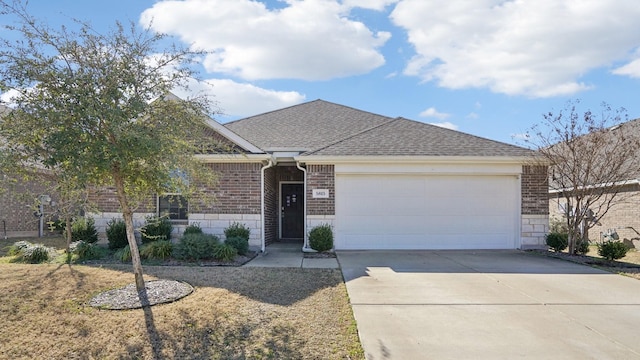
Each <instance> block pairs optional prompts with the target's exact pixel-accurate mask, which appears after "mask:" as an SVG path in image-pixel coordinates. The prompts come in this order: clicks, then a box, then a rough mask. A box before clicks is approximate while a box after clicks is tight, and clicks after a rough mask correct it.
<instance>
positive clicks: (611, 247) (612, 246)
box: [598, 241, 629, 261]
mask: <svg viewBox="0 0 640 360" xmlns="http://www.w3.org/2000/svg"><path fill="white" fill-rule="evenodd" d="M627 251H629V247H628V246H627V244H625V243H623V242H622V241H605V242H603V243H602V244H598V255H600V256H602V257H603V258H605V259H607V260H609V261H613V260H617V259H622V258H623V257H625V256H627Z"/></svg>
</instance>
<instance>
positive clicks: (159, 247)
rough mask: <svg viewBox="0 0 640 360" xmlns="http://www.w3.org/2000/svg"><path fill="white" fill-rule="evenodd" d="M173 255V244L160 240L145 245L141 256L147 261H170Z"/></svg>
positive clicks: (141, 250)
mask: <svg viewBox="0 0 640 360" xmlns="http://www.w3.org/2000/svg"><path fill="white" fill-rule="evenodd" d="M172 253H173V243H171V241H169V240H159V241H154V242H151V243H148V244H146V245H143V246H142V248H141V249H140V256H142V257H143V258H146V259H160V260H164V259H168V258H170V257H171V254H172Z"/></svg>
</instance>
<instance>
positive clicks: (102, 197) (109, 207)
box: [89, 186, 158, 213]
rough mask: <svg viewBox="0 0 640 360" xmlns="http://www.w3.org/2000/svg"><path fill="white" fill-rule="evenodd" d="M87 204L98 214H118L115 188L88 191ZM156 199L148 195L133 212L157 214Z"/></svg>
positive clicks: (118, 207) (154, 196) (118, 204)
mask: <svg viewBox="0 0 640 360" xmlns="http://www.w3.org/2000/svg"><path fill="white" fill-rule="evenodd" d="M89 203H90V204H92V205H93V206H95V207H96V208H97V210H98V211H100V212H110V213H119V212H122V211H121V210H120V203H119V202H118V197H117V195H116V188H115V187H110V186H109V187H103V188H99V189H97V188H96V189H91V190H90V191H89ZM157 205H158V204H157V198H156V195H152V194H150V195H149V196H147V197H145V199H144V200H143V202H142V204H140V205H139V206H138V207H137V208H136V209H135V212H138V213H142V212H144V213H156V212H157Z"/></svg>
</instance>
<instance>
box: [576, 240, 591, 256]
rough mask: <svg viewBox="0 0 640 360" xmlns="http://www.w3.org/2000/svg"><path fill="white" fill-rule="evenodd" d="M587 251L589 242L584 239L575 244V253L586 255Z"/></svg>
mask: <svg viewBox="0 0 640 360" xmlns="http://www.w3.org/2000/svg"><path fill="white" fill-rule="evenodd" d="M588 252H589V242H588V241H586V240H582V241H578V244H577V245H576V253H578V254H581V255H586V254H587V253H588Z"/></svg>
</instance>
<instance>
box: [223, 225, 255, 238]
mask: <svg viewBox="0 0 640 360" xmlns="http://www.w3.org/2000/svg"><path fill="white" fill-rule="evenodd" d="M250 234H251V229H249V228H248V227H247V226H246V225H245V224H242V223H239V222H236V221H234V222H233V223H231V225H229V227H227V228H226V229H224V237H225V238H227V239H229V238H233V237H239V238H242V239H245V240H247V241H249V235H250Z"/></svg>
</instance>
